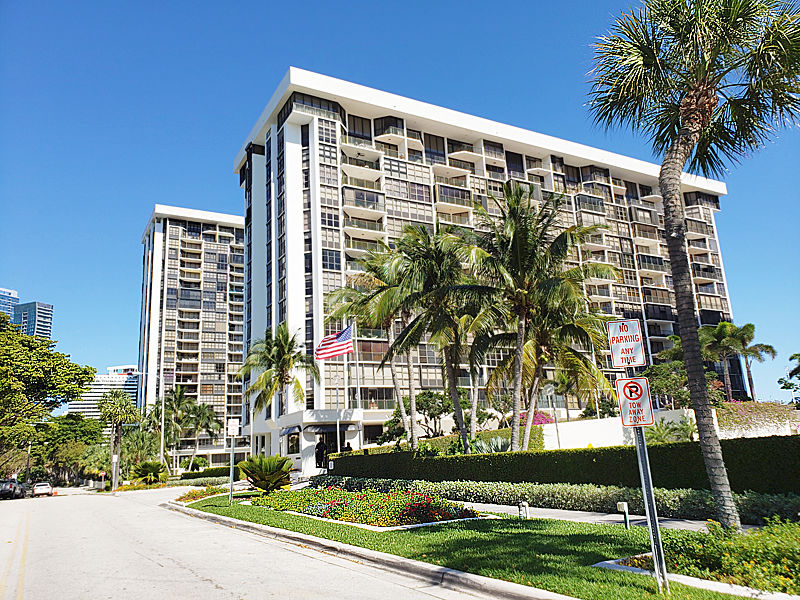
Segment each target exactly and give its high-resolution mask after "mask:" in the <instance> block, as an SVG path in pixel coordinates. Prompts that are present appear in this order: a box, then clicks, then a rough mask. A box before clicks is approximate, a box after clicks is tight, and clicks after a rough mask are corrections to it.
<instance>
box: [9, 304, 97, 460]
mask: <svg viewBox="0 0 800 600" xmlns="http://www.w3.org/2000/svg"><path fill="white" fill-rule="evenodd" d="M55 346H56V342H55V341H52V340H48V339H44V338H41V337H35V336H29V335H24V334H22V333H20V332H19V329H18V328H17V327H16V326H15V325H11V323H10V322H9V318H8V315H6V314H5V313H0V472H3V471H4V470H5V468H6V463H8V462H9V461H11V460H12V459H14V458H18V455H19V454H20V452H19V450H18V449H19V448H20V447H22V446H27V445H28V441H29V440H31V439H32V438H33V436H34V435H35V430H34V426H33V424H34V423H36V422H39V421H43V420H44V419H45V418H46V417H47V415H49V414H50V412H51V411H52V410H53V409H55V408H58V407H59V406H61V405H62V404H63V403H64V402H69V401H70V400H74V399H76V398H79V397H80V395H81V394H82V393H83V392H84V391H85V390H86V387H87V385H88V384H89V383H90V382H91V381H92V379H93V378H94V373H95V370H94V369H93V368H92V367H85V366H84V367H82V366H80V365H77V364H75V363H73V362H71V361H70V360H69V356H68V355H66V354H61V353H60V352H55V351H54V348H55Z"/></svg>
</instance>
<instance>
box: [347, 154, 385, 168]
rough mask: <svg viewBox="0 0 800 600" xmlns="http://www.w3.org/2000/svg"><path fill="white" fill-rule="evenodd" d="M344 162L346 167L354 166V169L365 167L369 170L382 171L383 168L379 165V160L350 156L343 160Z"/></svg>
mask: <svg viewBox="0 0 800 600" xmlns="http://www.w3.org/2000/svg"><path fill="white" fill-rule="evenodd" d="M342 162H343V163H344V164H346V165H353V166H354V167H365V168H367V169H375V170H376V171H380V169H381V166H380V165H379V164H378V161H377V160H364V159H363V158H353V157H351V156H348V157H346V158H344V159H343V160H342Z"/></svg>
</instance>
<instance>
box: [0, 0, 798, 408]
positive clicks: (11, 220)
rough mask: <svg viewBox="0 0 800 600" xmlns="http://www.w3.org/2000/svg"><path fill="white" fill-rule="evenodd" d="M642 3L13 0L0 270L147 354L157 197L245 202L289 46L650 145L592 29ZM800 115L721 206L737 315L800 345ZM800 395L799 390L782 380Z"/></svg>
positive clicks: (102, 356) (442, 99)
mask: <svg viewBox="0 0 800 600" xmlns="http://www.w3.org/2000/svg"><path fill="white" fill-rule="evenodd" d="M628 6H629V4H628V3H627V2H611V1H594V2H582V3H578V2H549V3H547V2H546V3H531V2H505V3H502V5H499V4H498V5H487V4H486V3H478V2H475V3H474V4H472V3H470V2H402V3H400V2H396V3H395V2H381V3H379V2H345V3H339V4H331V3H329V2H326V3H318V4H317V3H314V2H310V1H309V2H300V3H291V2H281V3H274V2H263V1H261V2H237V3H220V2H166V3H140V2H129V3H116V2H78V3H75V2H71V3H64V2H36V1H34V2H2V3H0V90H1V91H0V199H2V210H1V211H0V240H2V247H3V251H2V254H0V256H2V258H0V287H10V288H13V289H17V290H19V292H20V296H21V298H22V299H23V301H27V300H34V299H35V300H40V301H43V302H49V303H52V304H54V305H55V315H54V332H53V334H54V338H55V339H57V340H59V345H58V348H59V349H60V350H61V351H62V352H66V353H69V354H71V355H72V357H73V359H75V360H77V361H79V362H81V363H86V364H91V365H93V366H95V367H97V368H98V369H100V370H104V369H105V367H106V366H108V365H114V364H123V363H132V362H136V358H137V348H138V335H139V303H140V289H141V262H142V249H141V244H140V241H141V234H142V230H143V228H144V226H145V224H146V222H147V218H148V216H149V215H150V212H151V211H152V208H153V204H155V203H163V204H175V205H179V206H188V207H194V208H201V209H208V210H216V211H221V212H232V213H240V212H241V210H242V192H241V191H240V189H239V188H238V178H237V177H236V176H235V175H234V174H233V173H232V161H233V158H234V155H235V153H236V151H237V150H238V148H239V146H240V144H241V143H242V141H243V140H244V137H245V135H246V134H247V133H248V132H249V130H250V128H251V127H252V125H253V123H254V122H255V120H256V118H257V117H258V116H259V114H260V112H261V110H262V109H263V107H264V105H265V104H266V103H267V101H268V99H269V97H270V95H271V93H272V91H273V89H274V88H275V86H276V85H277V83H278V82H279V81H280V79H281V77H282V76H283V74H284V73H285V71H286V69H287V68H288V66H289V65H296V66H298V67H302V68H306V69H310V70H314V71H318V72H321V73H325V74H328V75H332V76H335V77H340V78H343V79H347V80H350V81H354V82H357V83H361V84H365V85H368V86H372V87H376V88H379V89H384V90H387V91H390V92H394V93H398V94H403V95H406V96H411V97H413V98H417V99H420V100H425V101H428V102H432V103H435V104H439V105H442V106H446V107H450V108H453V109H457V110H461V111H464V112H468V113H473V114H477V115H480V116H485V117H489V118H491V119H495V120H498V121H502V122H506V123H511V124H513V125H518V126H521V127H525V128H529V129H533V130H536V131H541V132H543V133H548V134H552V135H557V136H560V137H563V138H566V139H570V140H574V141H578V142H583V143H586V144H591V145H594V146H598V147H601V148H607V149H610V150H614V151H617V152H621V153H624V154H628V155H631V156H635V157H638V158H643V159H652V158H653V157H652V156H651V153H650V150H649V147H648V145H647V143H646V142H645V141H644V140H643V139H641V138H635V137H632V136H631V135H629V134H628V133H626V132H612V133H605V132H603V131H600V130H598V129H597V128H595V127H593V125H592V124H591V121H590V119H589V118H588V114H587V110H586V93H587V90H588V84H587V73H588V71H589V70H590V68H591V48H590V44H591V43H592V41H593V39H594V38H595V37H596V36H598V35H600V34H602V33H603V32H604V30H605V29H606V28H607V27H608V25H609V24H610V23H611V20H612V18H613V17H614V16H615V15H618V14H619V13H620V11H622V10H623V9H625V8H627V7H628ZM798 159H800V135H799V134H798V132H797V130H796V129H795V130H792V131H789V132H782V133H781V135H780V138H779V139H778V141H777V143H776V144H774V145H772V146H769V147H768V148H766V149H765V150H763V151H761V152H759V153H758V154H756V155H755V156H753V157H751V158H749V159H747V160H745V161H744V163H743V164H742V165H741V166H738V167H733V168H732V170H731V172H730V174H729V175H728V176H727V177H726V178H725V179H726V181H727V182H728V186H729V191H730V194H729V195H728V196H727V197H726V198H724V199H723V211H722V213H721V215H719V217H718V225H719V231H720V237H721V241H722V248H723V260H724V262H725V267H726V269H727V275H728V282H729V288H730V293H731V296H732V300H733V309H734V318H735V321H736V322H738V323H744V322H753V323H755V324H756V326H757V330H756V331H757V337H758V339H759V340H760V341H763V342H768V343H772V344H773V345H775V347H776V348H777V349H778V352H779V357H778V359H777V360H776V361H774V362H769V363H767V364H765V365H764V366H759V365H757V366H756V367H755V375H756V380H757V382H756V385H757V387H758V388H759V389H760V391H761V395H762V397H763V398H765V399H769V398H777V397H778V395H779V394H780V393H781V392H779V391H778V390H777V385H776V384H775V380H776V379H777V378H778V377H779V376H781V375H782V373H783V369H784V367H785V365H786V364H787V361H788V356H789V354H791V353H793V352H800V324H798V320H799V317H798V314H799V313H798V299H799V298H800V286H798V275H799V273H798V269H797V265H798V255H799V254H800V253H799V252H798V240H797V235H798V215H799V214H800V191H799V190H800V186H798V185H796V184H795V183H792V182H790V181H789V180H790V179H791V178H790V177H789V175H791V173H795V172H796V171H795V169H797V168H798ZM784 396H787V394H785V393H784Z"/></svg>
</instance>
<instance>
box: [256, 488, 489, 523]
mask: <svg viewBox="0 0 800 600" xmlns="http://www.w3.org/2000/svg"><path fill="white" fill-rule="evenodd" d="M253 504H255V505H257V506H268V507H270V508H274V509H277V510H293V511H296V512H301V513H305V514H308V515H313V516H315V517H324V518H326V519H335V520H337V521H347V522H351V523H364V524H366V525H377V526H379V527H391V526H395V525H414V524H417V523H434V522H438V521H449V520H452V519H463V518H468V517H475V516H477V513H476V512H475V511H473V510H469V509H465V508H463V507H461V506H457V505H455V504H452V503H451V502H447V501H446V500H444V499H442V498H440V497H437V496H432V495H429V494H425V493H418V492H413V491H407V490H393V491H389V492H377V491H375V490H369V489H368V490H364V491H362V492H348V491H346V490H343V489H341V488H337V487H326V488H319V489H315V488H305V489H302V490H294V491H280V492H276V493H273V494H269V495H267V496H262V497H260V498H255V499H253Z"/></svg>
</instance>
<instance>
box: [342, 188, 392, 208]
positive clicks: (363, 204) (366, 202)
mask: <svg viewBox="0 0 800 600" xmlns="http://www.w3.org/2000/svg"><path fill="white" fill-rule="evenodd" d="M370 183H371V182H370ZM342 204H344V206H352V207H355V208H366V209H368V210H379V211H381V212H383V211H384V210H385V204H384V201H383V198H380V199H377V198H376V199H374V200H372V199H365V198H353V197H350V196H348V195H347V194H345V196H344V199H343V200H342Z"/></svg>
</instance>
